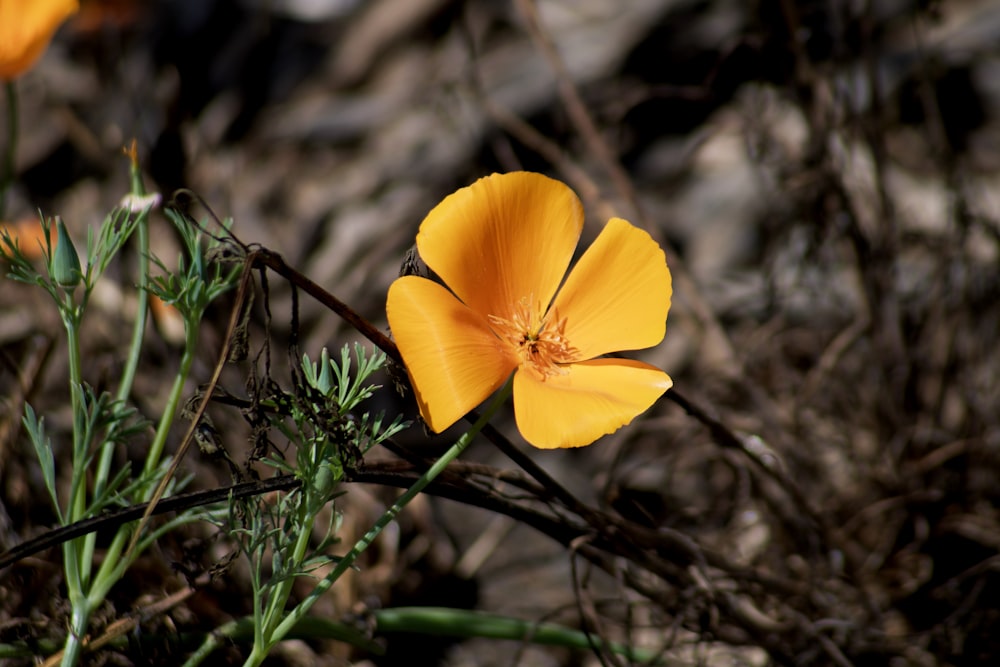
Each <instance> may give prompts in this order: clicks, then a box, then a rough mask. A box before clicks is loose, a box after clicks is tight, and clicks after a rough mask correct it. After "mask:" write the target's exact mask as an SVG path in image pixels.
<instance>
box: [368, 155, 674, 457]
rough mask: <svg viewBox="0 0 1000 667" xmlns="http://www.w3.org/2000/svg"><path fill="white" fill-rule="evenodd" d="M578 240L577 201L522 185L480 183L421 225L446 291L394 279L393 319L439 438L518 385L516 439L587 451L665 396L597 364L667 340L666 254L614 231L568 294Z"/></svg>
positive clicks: (519, 178) (614, 364) (527, 177)
mask: <svg viewBox="0 0 1000 667" xmlns="http://www.w3.org/2000/svg"><path fill="white" fill-rule="evenodd" d="M582 229H583V207H582V205H581V204H580V200H579V199H578V198H577V197H576V195H575V194H574V193H573V191H572V190H570V189H569V188H568V187H567V186H565V185H564V184H562V183H560V182H559V181H555V180H552V179H550V178H547V177H545V176H542V175H541V174H533V173H527V172H514V173H509V174H494V175H492V176H489V177H487V178H482V179H480V180H478V181H476V182H475V183H474V184H473V185H471V186H469V187H466V188H462V189H461V190H459V191H457V192H455V193H454V194H452V195H450V196H448V197H446V198H445V199H444V201H442V202H441V203H440V204H438V205H437V206H436V207H435V208H434V210H432V211H431V212H430V213H429V214H428V216H427V217H426V218H425V219H424V221H423V223H421V225H420V232H419V233H418V234H417V249H418V250H419V252H420V256H421V257H422V258H423V260H424V262H426V263H427V266H429V267H430V268H431V269H432V270H433V271H434V272H435V273H436V274H437V275H438V276H439V277H440V278H441V280H442V281H443V282H444V285H445V286H442V285H440V284H438V283H436V282H433V281H431V280H427V279H425V278H421V277H418V276H404V277H402V278H399V279H398V280H396V281H395V282H394V283H393V284H392V286H391V287H390V288H389V296H388V302H387V304H386V314H387V316H388V318H389V326H390V327H391V329H392V333H393V335H394V336H395V338H396V342H397V344H398V345H399V351H400V354H401V355H402V357H403V361H404V362H405V363H406V367H407V372H408V373H409V376H410V381H411V382H412V384H413V389H414V393H415V394H416V398H417V404H418V405H419V407H420V414H421V415H422V416H423V418H424V421H426V422H427V424H428V426H430V428H431V429H432V430H434V431H435V432H441V431H443V430H444V429H446V428H448V427H449V426H451V425H452V424H454V423H455V422H456V421H458V420H459V419H460V418H461V417H462V416H463V415H465V414H466V413H467V412H468V411H469V410H471V409H472V408H474V407H475V406H477V405H478V404H479V403H481V402H482V401H483V400H485V399H486V398H487V397H488V396H489V395H490V394H492V393H493V392H494V391H495V390H496V389H497V388H499V387H500V386H501V385H503V383H504V381H505V380H507V378H508V377H510V374H511V373H512V372H513V373H514V414H515V418H516V420H517V426H518V430H519V431H520V432H521V435H522V436H524V439H525V440H527V441H528V442H529V443H531V444H532V445H534V446H535V447H541V448H546V449H548V448H557V447H580V446H583V445H589V444H590V443H592V442H593V441H594V440H596V439H597V438H599V437H601V436H602V435H605V434H608V433H613V432H614V431H616V430H617V429H618V428H620V427H622V426H624V425H625V424H628V423H629V422H631V421H632V419H634V418H635V417H636V416H637V415H639V414H640V413H642V412H644V411H645V410H647V409H648V408H649V407H650V406H652V405H653V403H654V402H656V400H657V399H658V398H659V397H660V396H661V395H662V394H663V393H664V392H665V391H666V390H667V389H669V388H670V386H671V384H672V381H671V380H670V377H669V376H667V374H666V373H664V372H663V371H661V370H660V369H658V368H655V367H654V366H650V365H649V364H645V363H642V362H639V361H632V360H629V359H620V358H598V357H600V356H601V355H604V354H607V353H609V352H615V351H620V350H638V349H643V348H647V347H652V346H654V345H657V344H658V343H659V342H660V341H661V340H663V334H664V331H665V327H666V319H667V310H668V309H669V308H670V296H671V282H670V271H669V270H668V269H667V264H666V259H665V257H664V254H663V250H661V249H660V247H659V246H658V245H657V244H656V242H655V241H653V239H652V238H651V237H650V236H649V234H647V233H646V232H644V231H642V230H641V229H638V228H637V227H634V226H632V225H631V224H630V223H628V222H626V221H625V220H622V219H620V218H612V219H611V220H610V221H609V222H608V223H607V225H606V226H605V228H604V230H603V231H602V232H601V234H600V235H599V236H598V237H597V239H596V240H595V241H594V243H593V245H591V246H590V248H588V249H587V251H586V252H585V253H584V254H583V256H582V257H581V258H580V260H579V261H578V262H577V263H576V266H575V267H574V268H573V270H572V271H571V272H570V274H569V276H568V277H567V278H566V280H565V283H563V277H564V276H565V274H566V270H567V268H568V267H569V263H570V260H571V259H572V257H573V252H574V250H575V248H576V244H577V241H578V240H579V237H580V232H581V230H582ZM560 283H562V286H561V287H560Z"/></svg>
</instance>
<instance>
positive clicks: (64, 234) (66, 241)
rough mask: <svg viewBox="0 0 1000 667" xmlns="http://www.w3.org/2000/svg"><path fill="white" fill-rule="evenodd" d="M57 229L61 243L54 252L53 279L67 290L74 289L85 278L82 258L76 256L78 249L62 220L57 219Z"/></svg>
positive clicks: (57, 244)
mask: <svg viewBox="0 0 1000 667" xmlns="http://www.w3.org/2000/svg"><path fill="white" fill-rule="evenodd" d="M56 229H57V230H58V232H59V241H58V242H57V243H56V249H55V250H54V251H53V252H52V279H53V280H55V281H56V284H57V285H59V286H60V287H64V288H66V289H72V288H74V287H76V286H77V285H79V284H80V279H81V278H83V271H81V270H80V257H79V255H77V254H76V247H74V245H73V239H71V238H70V237H69V232H68V231H66V225H65V224H63V221H62V218H58V217H57V218H56Z"/></svg>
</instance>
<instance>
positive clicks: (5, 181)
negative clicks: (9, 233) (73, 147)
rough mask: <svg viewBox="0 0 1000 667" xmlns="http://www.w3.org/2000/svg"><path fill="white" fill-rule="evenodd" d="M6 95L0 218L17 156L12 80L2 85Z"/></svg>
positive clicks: (0, 178)
mask: <svg viewBox="0 0 1000 667" xmlns="http://www.w3.org/2000/svg"><path fill="white" fill-rule="evenodd" d="M4 88H5V90H6V93H7V95H6V97H7V152H5V153H4V159H3V175H2V176H0V220H3V219H4V214H5V213H6V210H7V190H9V189H10V186H11V184H12V183H13V182H14V159H15V157H16V156H17V88H15V87H14V82H13V81H8V82H7V85H6V86H4Z"/></svg>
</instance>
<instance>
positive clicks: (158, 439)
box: [89, 321, 198, 603]
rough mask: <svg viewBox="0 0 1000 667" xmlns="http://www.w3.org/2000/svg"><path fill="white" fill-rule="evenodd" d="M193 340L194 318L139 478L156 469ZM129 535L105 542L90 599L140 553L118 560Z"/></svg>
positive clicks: (99, 597) (148, 476)
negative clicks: (126, 560) (125, 560)
mask: <svg viewBox="0 0 1000 667" xmlns="http://www.w3.org/2000/svg"><path fill="white" fill-rule="evenodd" d="M197 343H198V327H197V321H194V322H185V342H184V353H183V354H182V355H181V364H180V368H179V369H178V371H177V375H176V376H175V377H174V384H173V386H172V387H171V388H170V394H169V396H168V397H167V404H166V406H165V407H164V409H163V415H162V416H161V417H160V423H159V425H158V426H157V429H156V434H155V435H154V436H153V442H152V443H151V444H150V447H149V453H148V455H147V456H146V463H145V466H144V468H143V471H142V474H143V477H145V478H146V479H152V475H153V474H154V473H155V472H156V468H157V467H159V465H160V458H161V457H162V456H163V449H164V447H165V446H166V442H167V436H168V435H169V434H170V426H171V424H173V422H174V416H175V415H176V413H177V408H178V407H179V406H180V402H181V398H182V397H183V394H184V383H185V381H186V380H187V377H188V374H189V373H190V372H191V366H192V365H193V364H194V359H195V350H196V347H197ZM155 489H156V485H155V484H150V485H149V486H148V487H147V488H146V490H145V492H144V494H143V498H142V500H143V501H144V502H148V501H149V499H150V498H151V497H152V495H153V492H154V491H155ZM129 537H130V533H129V530H127V529H126V528H125V527H122V529H121V530H119V531H118V532H117V533H116V534H115V537H114V539H113V540H112V541H111V544H110V545H108V548H107V552H106V553H105V556H104V561H103V562H102V563H101V568H100V569H99V570H98V572H97V576H96V577H95V578H94V585H93V587H92V588H91V591H90V595H89V597H90V599H91V600H93V601H96V602H98V603H99V602H100V601H101V600H103V599H104V598H105V596H107V594H108V592H109V591H110V590H111V586H113V585H114V583H115V582H117V581H118V580H119V579H121V577H122V575H123V574H124V572H125V569H126V568H127V567H128V566H129V565H130V564H131V561H132V560H134V559H135V557H137V556H138V554H139V553H140V550H139V549H136V550H135V551H133V557H132V559H130V561H129V562H124V561H122V560H121V554H122V552H123V551H124V549H125V547H126V545H127V544H128V541H129Z"/></svg>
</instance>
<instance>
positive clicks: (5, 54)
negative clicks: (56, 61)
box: [0, 0, 79, 81]
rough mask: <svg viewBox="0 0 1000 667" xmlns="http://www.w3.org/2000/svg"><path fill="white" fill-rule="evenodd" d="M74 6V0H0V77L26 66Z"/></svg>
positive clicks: (76, 6) (13, 74) (11, 75)
mask: <svg viewBox="0 0 1000 667" xmlns="http://www.w3.org/2000/svg"><path fill="white" fill-rule="evenodd" d="M78 9H79V4H78V2H77V0H0V79H2V80H8V81H9V80H12V79H14V78H16V77H18V76H20V75H21V74H23V73H24V72H26V71H27V70H28V69H30V68H31V66H32V65H34V64H35V61H36V60H38V58H39V57H40V56H41V55H42V52H44V51H45V47H47V46H48V44H49V41H50V40H51V39H52V35H53V34H55V31H56V28H58V27H59V25H60V24H61V23H62V22H63V21H65V20H66V18H67V17H69V16H70V14H73V13H74V12H76V11H77V10H78Z"/></svg>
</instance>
